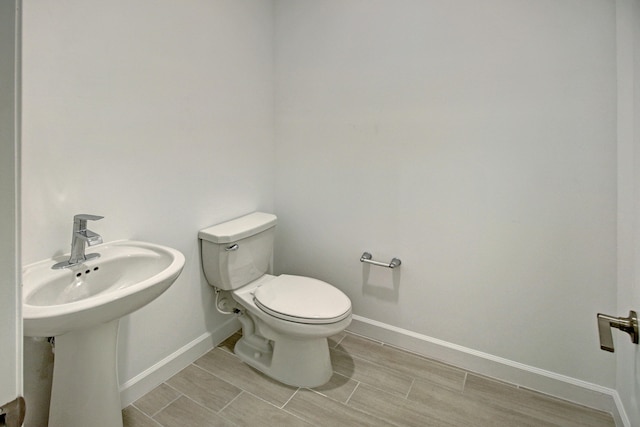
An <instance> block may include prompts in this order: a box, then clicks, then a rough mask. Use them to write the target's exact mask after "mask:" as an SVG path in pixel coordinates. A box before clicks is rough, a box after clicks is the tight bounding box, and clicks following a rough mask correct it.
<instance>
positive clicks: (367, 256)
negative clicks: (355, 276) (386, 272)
mask: <svg viewBox="0 0 640 427" xmlns="http://www.w3.org/2000/svg"><path fill="white" fill-rule="evenodd" d="M371 258H373V255H371V254H370V253H369V252H365V253H363V254H362V256H361V257H360V262H366V263H367V264H373V265H377V266H380V267H387V268H396V267H400V264H402V261H400V259H399V258H393V259H392V260H391V262H388V263H387V262H380V261H374V260H373V259H371Z"/></svg>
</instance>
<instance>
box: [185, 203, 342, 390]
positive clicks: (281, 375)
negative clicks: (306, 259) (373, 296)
mask: <svg viewBox="0 0 640 427" xmlns="http://www.w3.org/2000/svg"><path fill="white" fill-rule="evenodd" d="M276 222H277V218H276V216H275V215H272V214H268V213H263V212H254V213H252V214H249V215H246V216H243V217H240V218H236V219H234V220H231V221H228V222H224V223H222V224H218V225H214V226H212V227H209V228H206V229H204V230H201V231H200V232H199V233H198V238H199V240H200V245H201V246H200V254H201V257H202V268H203V271H204V275H205V277H206V279H207V281H208V282H209V284H210V285H211V286H213V287H214V288H215V289H216V307H217V308H218V310H219V311H222V312H224V313H229V314H232V313H234V314H236V315H238V320H240V324H241V325H242V338H241V339H240V340H239V341H238V342H237V343H236V345H235V348H234V352H235V354H236V355H237V356H238V357H239V358H240V359H241V360H242V361H244V362H245V363H247V364H248V365H250V366H252V367H254V368H255V369H257V370H259V371H261V372H263V373H264V374H266V375H268V376H269V377H271V378H273V379H275V380H277V381H280V382H282V383H284V384H287V385H291V386H296V387H318V386H320V385H323V384H325V383H326V382H327V381H329V379H330V378H331V375H332V374H333V368H332V366H331V359H330V357H329V345H328V342H327V337H329V336H331V335H335V334H337V333H339V332H341V331H343V330H344V329H345V328H346V327H347V326H349V324H350V323H351V301H350V300H349V298H348V297H347V296H346V295H345V294H344V293H343V292H342V291H340V290H339V289H337V288H335V287H334V286H332V285H330V284H328V283H326V282H323V281H321V280H317V279H313V278H310V277H303V276H294V275H288V274H282V275H279V276H273V275H270V274H267V271H268V269H269V265H270V261H271V256H272V254H273V242H274V235H275V226H276Z"/></svg>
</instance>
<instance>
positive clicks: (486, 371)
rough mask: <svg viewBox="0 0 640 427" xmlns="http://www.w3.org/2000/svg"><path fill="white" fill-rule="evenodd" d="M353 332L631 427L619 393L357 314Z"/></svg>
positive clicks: (351, 330) (349, 329)
mask: <svg viewBox="0 0 640 427" xmlns="http://www.w3.org/2000/svg"><path fill="white" fill-rule="evenodd" d="M347 330H348V331H349V332H353V333H355V334H359V335H362V336H365V337H369V338H372V339H375V340H378V341H381V342H383V343H386V344H390V345H393V346H396V347H400V348H403V349H406V350H409V351H411V352H414V353H417V354H420V355H423V356H426V357H429V358H431V359H435V360H439V361H441V362H444V363H447V364H449V365H453V366H456V367H459V368H462V369H464V370H467V371H471V372H475V373H478V374H481V375H485V376H487V377H491V378H495V379H498V380H501V381H504V382H508V383H511V384H515V385H517V386H519V387H523V388H527V389H530V390H535V391H538V392H541V393H544V394H548V395H551V396H555V397H558V398H560V399H564V400H568V401H571V402H575V403H577V404H580V405H584V406H588V407H590V408H594V409H598V410H601V411H604V412H609V413H611V414H612V415H613V418H614V420H615V422H616V426H618V427H631V425H630V423H629V419H628V417H627V415H626V412H625V410H624V407H623V406H622V402H621V400H620V396H619V395H618V392H617V391H616V390H613V389H610V388H606V387H602V386H599V385H597V384H592V383H589V382H586V381H582V380H579V379H576V378H571V377H568V376H565V375H561V374H557V373H554V372H550V371H546V370H544V369H539V368H536V367H533V366H529V365H525V364H522V363H519V362H514V361H512V360H508V359H504V358H501V357H497V356H493V355H491V354H487V353H483V352H480V351H476V350H473V349H470V348H466V347H463V346H459V345H456V344H451V343H448V342H446V341H442V340H439V339H436V338H432V337H428V336H426V335H422V334H418V333H415V332H412V331H409V330H406V329H402V328H397V327H395V326H391V325H388V324H386V323H382V322H378V321H376V320H372V319H368V318H366V317H361V316H357V315H353V320H352V322H351V325H350V326H349V327H348V328H347Z"/></svg>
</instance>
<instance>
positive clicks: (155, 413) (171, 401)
mask: <svg viewBox="0 0 640 427" xmlns="http://www.w3.org/2000/svg"><path fill="white" fill-rule="evenodd" d="M162 384H163V385H165V386H167V387H169V388H170V389H171V390H173V391H175V392H176V393H178V396H176V397H174V398H173V399H171V400H170V401H169V402H168V403H167V404H165V405H164V406H162V407H161V408H160V409H158V410H157V411H155V412H154V413H153V414H147V413H146V412H145V411H143V410H142V409H140V408H139V407H138V406H136V405H135V403H132V405H133V406H135V407H136V408H138V409H139V410H140V412H142V413H143V414H145V415H147V416H148V417H149V418H153V417H155V416H156V415H158V414H159V413H160V412H162V411H163V410H164V409H166V408H167V406H169V405H171V404H172V403H173V402H175V401H176V400H178V399H180V396H184V393H183V392H181V391H180V390H178V389H177V388H175V387H172V386H171V385H169V384H167V383H166V382H164V383H162ZM156 422H157V421H156Z"/></svg>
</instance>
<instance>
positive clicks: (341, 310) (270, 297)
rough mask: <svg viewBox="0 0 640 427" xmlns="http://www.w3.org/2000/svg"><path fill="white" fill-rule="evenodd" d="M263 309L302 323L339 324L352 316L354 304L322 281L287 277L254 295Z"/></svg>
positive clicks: (268, 284) (263, 287)
mask: <svg viewBox="0 0 640 427" xmlns="http://www.w3.org/2000/svg"><path fill="white" fill-rule="evenodd" d="M253 299H254V302H255V303H256V305H257V306H258V307H260V309H262V310H263V311H265V312H267V313H269V314H270V315H272V316H275V317H278V318H280V319H284V320H289V321H292V322H298V323H335V322H339V321H340V320H342V319H344V318H346V317H348V316H349V315H350V314H351V300H349V297H347V296H346V295H345V294H344V293H342V291H340V290H339V289H337V288H335V287H333V286H331V285H330V284H328V283H325V282H323V281H321V280H317V279H312V278H310V277H302V276H291V275H287V274H283V275H281V276H278V277H276V278H275V279H273V280H270V281H268V282H267V283H265V284H264V285H261V286H260V287H258V288H257V289H256V290H255V292H254V294H253Z"/></svg>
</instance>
